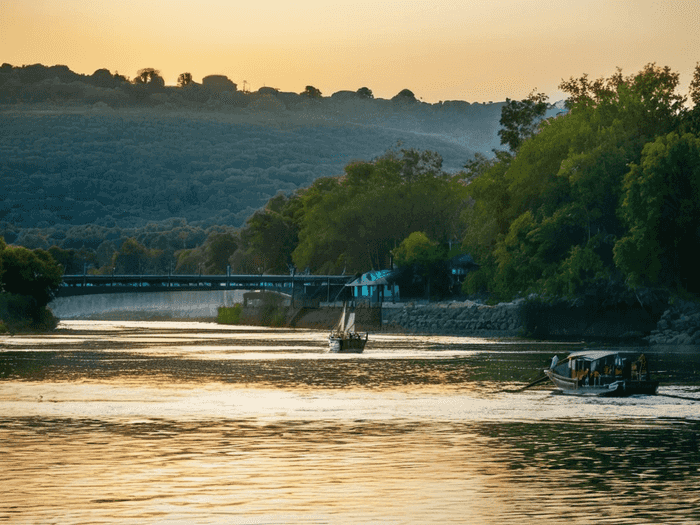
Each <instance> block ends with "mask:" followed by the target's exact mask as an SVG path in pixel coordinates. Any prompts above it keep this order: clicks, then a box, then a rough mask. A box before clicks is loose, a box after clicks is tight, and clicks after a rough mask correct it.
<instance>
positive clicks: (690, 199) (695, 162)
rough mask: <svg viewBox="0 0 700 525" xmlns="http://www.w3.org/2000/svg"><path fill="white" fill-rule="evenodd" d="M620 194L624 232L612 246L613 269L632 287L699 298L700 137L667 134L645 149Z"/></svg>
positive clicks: (632, 166)
mask: <svg viewBox="0 0 700 525" xmlns="http://www.w3.org/2000/svg"><path fill="white" fill-rule="evenodd" d="M624 190H625V193H624V199H623V202H622V206H621V209H620V214H621V216H622V218H623V220H624V221H625V224H626V225H627V226H628V233H627V234H626V235H625V236H624V237H622V238H621V239H620V240H619V241H618V242H617V244H616V245H615V262H616V264H617V265H618V266H619V267H620V268H621V269H622V270H623V271H624V272H625V274H626V275H627V276H628V278H629V280H630V283H631V284H632V285H640V284H649V283H651V284H656V285H661V286H665V287H669V288H672V289H680V290H685V291H688V292H692V293H695V294H700V277H698V272H697V264H696V259H697V252H696V250H697V247H698V246H699V245H700V137H697V136H695V135H691V134H684V135H679V134H678V133H670V134H668V135H665V136H662V137H659V138H657V139H656V141H654V142H652V143H649V144H647V145H646V146H645V147H644V151H643V153H642V158H641V161H640V162H639V163H638V164H637V163H634V164H632V165H631V167H630V170H629V172H628V173H627V175H626V176H625V183H624Z"/></svg>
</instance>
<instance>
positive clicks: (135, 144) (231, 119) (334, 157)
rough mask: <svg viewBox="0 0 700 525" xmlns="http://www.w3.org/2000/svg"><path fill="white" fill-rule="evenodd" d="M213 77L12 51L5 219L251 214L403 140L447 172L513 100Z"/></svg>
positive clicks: (2, 170)
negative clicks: (17, 62) (134, 72)
mask: <svg viewBox="0 0 700 525" xmlns="http://www.w3.org/2000/svg"><path fill="white" fill-rule="evenodd" d="M207 79H209V81H208V82H204V83H203V84H196V83H190V84H189V85H186V86H184V87H167V86H164V85H163V84H162V82H158V81H153V80H150V81H144V82H143V83H131V82H127V81H126V79H124V77H121V76H119V75H116V74H115V75H112V74H111V73H109V71H107V70H98V71H96V72H95V73H94V74H93V75H90V76H86V75H77V74H75V73H73V72H72V71H70V70H69V69H68V68H67V67H66V66H53V67H46V66H42V65H34V66H24V67H13V66H10V65H8V64H3V66H2V67H0V119H1V120H2V126H0V179H1V180H2V190H3V191H2V192H0V221H2V222H4V223H5V224H4V227H3V229H4V230H8V229H14V230H17V229H26V228H53V229H59V230H66V229H68V228H70V227H72V226H76V225H87V224H95V225H100V226H106V227H115V226H118V227H142V226H145V225H146V224H148V223H150V222H161V221H167V220H168V219H171V218H173V217H178V218H184V219H185V220H186V221H187V222H188V223H191V224H196V225H199V226H209V225H213V224H218V225H229V226H241V225H242V224H243V223H244V222H245V220H246V219H247V218H248V217H249V216H250V215H251V214H252V213H253V212H254V211H255V210H256V209H259V208H260V207H261V206H263V205H264V204H265V203H266V202H267V201H268V200H269V199H270V198H271V197H272V196H274V195H275V194H276V193H277V192H279V191H283V192H291V191H293V190H295V189H298V188H301V187H305V186H308V185H309V184H311V182H313V181H314V180H315V179H317V178H318V177H322V176H335V175H342V174H343V168H344V166H345V165H347V164H348V163H349V162H351V161H353V160H358V159H362V160H368V159H372V158H375V157H377V156H378V155H381V154H382V153H384V152H385V151H386V150H387V149H390V148H392V147H396V146H397V144H400V147H403V148H416V149H420V150H433V151H436V152H438V153H439V154H440V155H441V156H442V157H443V159H444V165H443V167H444V168H445V169H446V170H448V171H457V170H459V169H460V168H461V167H462V166H463V165H464V164H465V162H467V161H468V160H469V159H470V158H471V157H472V156H473V155H474V153H476V152H480V153H483V154H486V155H490V154H491V151H492V149H493V148H497V147H498V146H499V140H498V136H497V131H498V128H499V124H498V121H499V118H500V111H501V107H502V103H490V104H470V103H468V102H463V101H448V102H441V103H438V104H426V103H422V102H420V101H418V100H416V99H415V97H414V96H413V94H412V93H410V91H408V90H404V91H405V92H402V93H400V94H398V95H397V96H396V97H394V98H393V99H392V100H386V99H374V98H372V97H371V92H369V96H367V93H366V92H364V93H363V92H362V90H358V91H357V92H354V91H341V92H337V93H335V94H333V95H331V96H329V97H324V96H321V95H320V93H318V94H316V93H313V92H312V93H311V94H309V93H302V94H295V93H281V92H279V91H277V90H274V89H272V88H262V89H260V90H259V91H257V92H254V93H248V92H241V91H238V90H237V86H236V85H235V84H234V83H233V82H231V81H230V80H228V79H227V78H225V77H220V76H212V77H206V78H205V79H204V80H205V81H206V80H207ZM147 80H148V79H147ZM161 80H162V79H161ZM364 89H366V88H364ZM307 91H308V90H307Z"/></svg>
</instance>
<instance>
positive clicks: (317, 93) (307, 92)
mask: <svg viewBox="0 0 700 525" xmlns="http://www.w3.org/2000/svg"><path fill="white" fill-rule="evenodd" d="M301 95H303V96H305V97H309V98H313V99H320V98H321V90H320V89H318V88H315V87H313V86H306V89H304V91H302V92H301Z"/></svg>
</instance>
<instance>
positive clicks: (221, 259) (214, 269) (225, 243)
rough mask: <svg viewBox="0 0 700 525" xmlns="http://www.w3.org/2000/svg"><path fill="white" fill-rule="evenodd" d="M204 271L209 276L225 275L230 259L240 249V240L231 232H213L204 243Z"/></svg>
mask: <svg viewBox="0 0 700 525" xmlns="http://www.w3.org/2000/svg"><path fill="white" fill-rule="evenodd" d="M204 248H205V255H206V258H205V260H204V271H205V273H207V274H208V275H217V274H225V273H226V269H227V267H228V266H229V259H230V257H231V256H232V255H233V254H234V252H235V251H236V248H238V239H237V238H236V236H235V235H233V234H232V233H229V232H213V233H211V234H209V237H207V240H206V242H205V243H204Z"/></svg>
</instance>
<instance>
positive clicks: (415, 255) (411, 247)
mask: <svg viewBox="0 0 700 525" xmlns="http://www.w3.org/2000/svg"><path fill="white" fill-rule="evenodd" d="M391 253H392V255H393V256H394V263H395V264H396V265H397V266H411V265H413V264H418V265H420V266H423V267H426V268H428V267H430V266H431V265H432V264H434V263H436V262H438V261H441V260H443V259H444V258H445V257H446V256H447V251H446V250H445V248H444V247H442V246H440V244H438V243H437V242H435V241H431V240H430V239H429V238H428V236H427V235H426V234H425V233H423V232H413V233H411V234H410V235H409V236H408V237H406V238H405V239H404V240H403V241H401V244H400V245H399V247H398V248H395V249H393V250H392V251H391Z"/></svg>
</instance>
